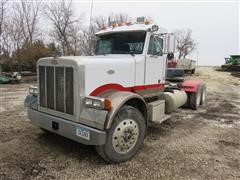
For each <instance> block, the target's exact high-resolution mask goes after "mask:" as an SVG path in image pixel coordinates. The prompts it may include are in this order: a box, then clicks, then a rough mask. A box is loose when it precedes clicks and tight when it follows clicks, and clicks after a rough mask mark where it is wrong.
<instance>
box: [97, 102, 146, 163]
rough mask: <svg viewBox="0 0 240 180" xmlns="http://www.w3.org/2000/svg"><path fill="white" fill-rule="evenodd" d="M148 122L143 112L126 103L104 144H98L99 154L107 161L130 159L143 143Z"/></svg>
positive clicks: (114, 161)
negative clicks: (146, 122)
mask: <svg viewBox="0 0 240 180" xmlns="http://www.w3.org/2000/svg"><path fill="white" fill-rule="evenodd" d="M145 133H146V124H145V120H144V117H143V115H142V114H141V112H140V111H139V110H138V109H136V108H134V107H131V106H127V105H124V106H123V107H122V108H121V109H120V110H119V112H118V113H117V114H116V116H115V118H114V120H113V123H112V127H111V129H109V131H108V132H107V136H106V142H105V144H104V145H101V146H96V150H97V152H98V154H99V155H100V156H101V157H102V158H103V159H104V160H105V161H107V162H110V163H119V162H124V161H127V160H130V159H131V158H132V157H133V156H134V155H135V154H136V153H137V152H138V150H139V149H140V147H141V146H142V144H143V141H144V137H145Z"/></svg>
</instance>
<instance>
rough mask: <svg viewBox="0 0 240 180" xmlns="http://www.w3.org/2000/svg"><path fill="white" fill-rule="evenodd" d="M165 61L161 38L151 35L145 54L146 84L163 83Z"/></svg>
mask: <svg viewBox="0 0 240 180" xmlns="http://www.w3.org/2000/svg"><path fill="white" fill-rule="evenodd" d="M165 61H166V59H165V58H164V56H163V38H161V37H159V36H153V35H151V37H150V41H149V46H148V52H147V55H146V74H145V84H146V85H150V84H161V83H164V80H165V69H166V62H165Z"/></svg>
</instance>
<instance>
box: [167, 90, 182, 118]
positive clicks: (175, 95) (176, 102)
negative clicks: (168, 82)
mask: <svg viewBox="0 0 240 180" xmlns="http://www.w3.org/2000/svg"><path fill="white" fill-rule="evenodd" d="M164 99H165V113H166V114H170V113H172V112H173V111H175V110H176V109H178V108H179V107H181V106H183V105H184V104H185V103H186V102H187V94H186V92H185V91H181V90H173V92H164Z"/></svg>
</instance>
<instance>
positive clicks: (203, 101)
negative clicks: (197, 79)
mask: <svg viewBox="0 0 240 180" xmlns="http://www.w3.org/2000/svg"><path fill="white" fill-rule="evenodd" d="M205 100H206V90H205V88H204V89H203V91H202V103H205Z"/></svg>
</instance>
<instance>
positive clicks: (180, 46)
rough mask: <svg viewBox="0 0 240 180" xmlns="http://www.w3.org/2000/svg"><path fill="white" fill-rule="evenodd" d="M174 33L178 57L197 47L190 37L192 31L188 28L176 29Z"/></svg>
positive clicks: (183, 56) (182, 56) (180, 57)
mask: <svg viewBox="0 0 240 180" xmlns="http://www.w3.org/2000/svg"><path fill="white" fill-rule="evenodd" d="M174 33H175V36H176V43H177V44H176V49H177V51H178V59H182V58H185V57H186V56H187V55H189V54H191V53H192V52H193V51H194V50H195V49H196V48H197V43H196V42H195V40H194V39H192V31H191V30H190V29H187V30H176V31H175V32H174Z"/></svg>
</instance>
